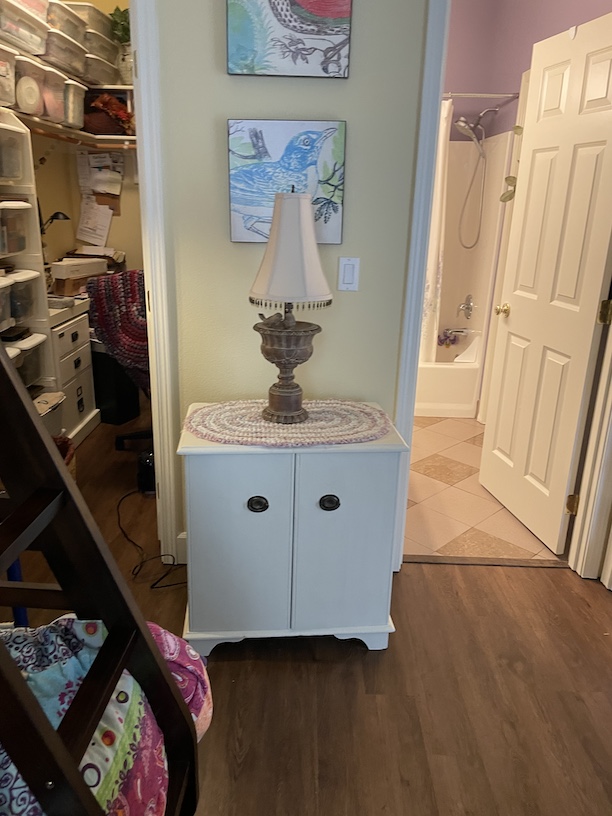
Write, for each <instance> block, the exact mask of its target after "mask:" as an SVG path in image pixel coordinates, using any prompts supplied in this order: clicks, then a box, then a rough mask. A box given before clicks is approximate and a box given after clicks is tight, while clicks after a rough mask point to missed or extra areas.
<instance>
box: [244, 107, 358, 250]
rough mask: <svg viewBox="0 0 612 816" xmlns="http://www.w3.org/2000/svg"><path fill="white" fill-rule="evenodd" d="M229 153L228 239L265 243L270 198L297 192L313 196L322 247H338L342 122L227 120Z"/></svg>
mask: <svg viewBox="0 0 612 816" xmlns="http://www.w3.org/2000/svg"><path fill="white" fill-rule="evenodd" d="M247 135H248V139H249V141H247ZM251 148H252V149H251ZM229 149H230V173H229V184H230V209H231V215H232V240H242V241H267V239H268V236H269V232H270V225H271V223H272V211H273V208H274V196H275V195H276V193H291V192H295V193H309V194H310V195H311V196H312V197H313V204H314V205H315V208H316V209H315V212H314V217H315V221H319V220H320V221H321V222H322V223H321V229H320V232H321V235H320V236H319V240H320V242H321V243H339V232H338V230H339V229H341V223H342V217H341V216H342V212H341V210H342V198H343V181H344V122H337V123H330V122H282V121H278V122H276V121H257V120H255V121H249V122H246V121H243V120H230V122H229ZM249 150H251V153H250V154H249ZM318 213H319V215H318V217H317V214H318Z"/></svg>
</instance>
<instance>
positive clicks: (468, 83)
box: [445, 0, 612, 138]
mask: <svg viewBox="0 0 612 816" xmlns="http://www.w3.org/2000/svg"><path fill="white" fill-rule="evenodd" d="M610 11H612V2H611V0H581V2H580V3H577V2H576V0H451V16H450V28H449V37H448V52H447V61H446V79H445V90H446V91H451V92H455V93H457V92H472V93H506V92H512V91H517V92H518V90H519V86H520V82H521V74H522V73H523V72H524V71H526V70H527V69H528V68H529V65H530V63H531V49H532V47H533V44H534V43H535V42H538V41H539V40H544V39H546V38H547V37H552V36H553V35H554V34H559V33H560V32H561V31H565V30H566V29H568V28H571V26H574V25H580V24H581V23H586V22H588V21H589V20H593V19H595V18H596V17H601V16H602V15H604V14H608V13H609V12H610ZM492 104H493V102H491V103H487V100H478V101H476V102H469V101H461V100H456V102H455V110H456V115H461V114H463V115H464V116H467V117H468V119H469V118H470V117H472V118H473V117H474V116H476V115H477V114H478V113H479V111H480V110H482V109H483V108H485V107H489V105H492ZM515 112H516V104H515V103H511V104H510V105H507V106H504V107H503V108H502V110H501V111H500V112H499V113H498V114H497V115H496V116H494V117H493V116H488V117H487V118H486V119H485V120H484V124H485V126H486V128H487V135H493V134H494V133H501V132H503V131H506V130H509V129H510V128H511V127H512V124H513V121H514V115H515ZM453 138H454V135H453Z"/></svg>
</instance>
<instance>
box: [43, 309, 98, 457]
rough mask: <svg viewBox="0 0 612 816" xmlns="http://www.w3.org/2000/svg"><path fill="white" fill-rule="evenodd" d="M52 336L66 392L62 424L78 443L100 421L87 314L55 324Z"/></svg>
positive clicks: (60, 387)
mask: <svg viewBox="0 0 612 816" xmlns="http://www.w3.org/2000/svg"><path fill="white" fill-rule="evenodd" d="M51 338H52V344H53V357H54V360H55V376H56V378H57V387H58V390H60V391H63V392H64V394H65V395H66V399H65V400H64V402H63V403H62V404H61V406H60V408H59V409H58V410H60V411H61V415H62V418H61V423H62V427H63V428H64V429H65V431H66V434H67V436H69V437H70V438H71V439H72V440H73V442H74V443H75V444H76V445H78V444H79V443H80V442H81V441H82V440H83V439H84V438H85V436H87V434H88V433H89V432H90V431H91V430H93V428H94V427H95V426H96V425H97V424H98V423H99V422H100V416H99V413H100V412H99V411H98V410H97V409H96V404H95V396H94V386H93V373H92V367H91V343H90V341H89V319H88V316H87V314H81V315H79V316H77V317H74V318H72V319H71V320H67V321H66V322H65V323H60V324H59V325H58V326H54V327H53V328H52V329H51Z"/></svg>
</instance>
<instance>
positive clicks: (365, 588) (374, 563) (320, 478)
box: [291, 452, 399, 631]
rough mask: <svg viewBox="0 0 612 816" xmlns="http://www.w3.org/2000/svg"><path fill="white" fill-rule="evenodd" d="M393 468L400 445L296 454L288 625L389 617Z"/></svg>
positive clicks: (326, 625) (361, 622)
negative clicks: (330, 502)
mask: <svg viewBox="0 0 612 816" xmlns="http://www.w3.org/2000/svg"><path fill="white" fill-rule="evenodd" d="M398 468H399V454H397V453H378V452H372V453H329V452H326V453H324V454H321V453H303V454H298V455H297V464H296V479H295V495H296V498H295V545H294V546H295V551H294V568H293V615H292V621H291V625H292V628H293V629H299V630H302V631H311V630H314V629H328V630H330V629H331V630H333V629H334V628H341V627H357V626H373V625H384V624H386V623H387V621H388V617H389V603H390V597H391V577H392V574H393V564H392V556H393V533H394V526H395V515H394V513H395V500H396V493H397V479H398V472H399V471H398ZM326 495H329V496H336V497H337V498H338V499H339V502H340V506H339V507H338V508H337V509H335V510H323V509H321V507H320V505H319V502H320V500H321V498H322V497H323V496H326Z"/></svg>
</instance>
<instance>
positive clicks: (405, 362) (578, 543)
mask: <svg viewBox="0 0 612 816" xmlns="http://www.w3.org/2000/svg"><path fill="white" fill-rule="evenodd" d="M449 13H450V0H430V2H429V7H428V14H427V32H426V39H425V55H424V67H423V83H422V91H421V104H420V127H419V138H418V149H417V160H416V172H415V187H414V199H413V204H412V222H411V226H410V232H409V241H410V245H409V246H410V249H409V257H408V279H407V284H406V294H405V300H404V308H403V321H402V335H401V340H400V355H399V367H398V378H397V391H396V400H395V424H396V426H397V428H398V430H399V432H400V434H401V435H402V436H403V437H404V439H405V441H406V442H407V443H408V445H409V446H411V442H412V429H413V418H414V408H415V402H416V384H417V377H418V352H419V344H420V327H421V314H422V303H423V296H424V288H425V265H426V260H427V248H428V241H429V222H430V219H431V202H432V196H433V184H434V168H435V151H436V147H437V145H436V141H437V139H436V136H437V131H438V119H439V102H440V98H441V94H442V90H443V88H442V80H443V75H444V63H445V56H446V40H447V34H448V18H449ZM593 388H594V389H595V388H598V393H597V396H596V400H597V402H596V409H595V412H594V415H593V421H592V424H591V428H590V430H591V433H590V436H589V441H588V448H587V454H586V458H585V462H584V467H583V478H582V487H581V493H582V501H581V507H580V509H579V511H578V515H577V518H576V523H575V525H574V529H573V531H572V537H571V539H570V542H569V550H568V561H569V566H570V567H571V568H572V569H573V570H575V571H576V572H577V573H578V574H579V575H580V576H581V577H583V578H598V577H600V576H601V579H602V581H603V582H604V583H605V584H606V586H608V588H612V549H611V547H612V532H611V531H610V515H611V509H610V508H611V506H612V429H611V420H612V341H611V340H610V337H608V341H607V345H606V350H605V358H604V361H603V366H602V370H601V375H600V380H599V387H598V384H597V383H594V384H593ZM408 467H409V463H408V464H407V468H408ZM408 476H409V473H402V474H400V483H401V484H400V490H401V489H402V487H405V488H406V491H405V493H404V494H402V495H407V486H408ZM398 504H399V505H400V507H402V509H403V504H402V502H398ZM398 523H399V522H398ZM608 539H609V541H608ZM396 540H398V541H399V542H401V540H402V537H401V536H396ZM608 544H609V546H608ZM606 546H608V549H607V553H606ZM395 555H396V558H395V562H396V565H395V568H396V569H398V568H399V566H398V565H399V563H400V561H401V554H400V555H399V557H398V554H397V553H396V554H395ZM398 558H399V560H398ZM602 562H603V563H602ZM602 569H603V574H602Z"/></svg>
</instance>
